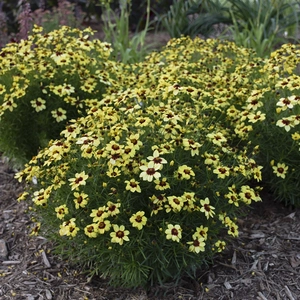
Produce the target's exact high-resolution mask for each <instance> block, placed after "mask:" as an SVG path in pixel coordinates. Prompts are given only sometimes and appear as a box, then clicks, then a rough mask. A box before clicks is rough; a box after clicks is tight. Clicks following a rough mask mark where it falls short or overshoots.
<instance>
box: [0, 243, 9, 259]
mask: <svg viewBox="0 0 300 300" xmlns="http://www.w3.org/2000/svg"><path fill="white" fill-rule="evenodd" d="M7 255H8V250H7V247H6V242H5V240H3V239H1V240H0V257H1V258H4V259H6V258H7Z"/></svg>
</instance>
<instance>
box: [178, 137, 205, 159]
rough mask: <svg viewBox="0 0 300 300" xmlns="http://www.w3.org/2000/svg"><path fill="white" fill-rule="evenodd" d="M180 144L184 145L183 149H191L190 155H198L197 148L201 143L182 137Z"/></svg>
mask: <svg viewBox="0 0 300 300" xmlns="http://www.w3.org/2000/svg"><path fill="white" fill-rule="evenodd" d="M182 145H183V147H184V150H187V151H188V150H191V155H192V156H195V155H199V148H200V147H201V145H200V144H199V143H198V142H195V141H194V140H192V139H183V140H182Z"/></svg>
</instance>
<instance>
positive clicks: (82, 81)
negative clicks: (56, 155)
mask: <svg viewBox="0 0 300 300" xmlns="http://www.w3.org/2000/svg"><path fill="white" fill-rule="evenodd" d="M42 30H43V29H42V28H41V27H38V26H35V28H34V30H33V31H34V33H33V35H31V36H29V38H28V39H27V40H21V41H20V42H19V43H11V44H8V45H7V46H6V47H4V48H3V49H2V50H1V52H0V151H2V152H5V154H6V155H7V156H9V157H11V158H13V159H15V161H16V162H17V163H21V164H23V163H24V162H25V161H28V160H29V159H30V158H31V157H32V156H34V155H36V154H37V152H38V149H39V148H41V147H44V146H46V145H47V144H48V142H49V140H50V139H53V138H57V137H59V133H60V131H61V130H63V128H64V127H65V125H66V123H67V121H68V120H69V119H72V118H76V117H77V116H80V115H84V114H85V109H86V107H88V106H89V105H90V103H91V102H93V101H97V99H98V98H101V96H102V94H103V93H104V91H105V87H106V86H108V85H111V84H113V83H114V79H113V76H112V75H111V74H112V72H111V71H110V70H111V68H112V66H113V64H114V63H113V62H112V61H110V60H109V56H110V53H111V47H110V45H109V44H107V43H102V42H100V41H99V40H96V39H94V40H92V38H91V37H92V35H93V31H92V30H90V29H85V30H83V31H80V30H78V29H71V28H69V27H66V26H64V27H61V28H60V29H59V30H55V31H52V32H50V33H47V34H43V32H42ZM112 69H113V68H112Z"/></svg>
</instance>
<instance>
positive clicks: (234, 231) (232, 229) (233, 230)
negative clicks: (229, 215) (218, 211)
mask: <svg viewBox="0 0 300 300" xmlns="http://www.w3.org/2000/svg"><path fill="white" fill-rule="evenodd" d="M227 232H228V234H229V235H232V236H233V237H237V236H238V235H239V231H238V226H237V225H236V224H235V223H234V222H231V223H230V224H228V231H227Z"/></svg>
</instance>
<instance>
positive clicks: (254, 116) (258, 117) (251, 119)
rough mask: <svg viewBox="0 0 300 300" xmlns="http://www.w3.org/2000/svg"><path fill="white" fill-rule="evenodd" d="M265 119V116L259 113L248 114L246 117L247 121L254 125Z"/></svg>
mask: <svg viewBox="0 0 300 300" xmlns="http://www.w3.org/2000/svg"><path fill="white" fill-rule="evenodd" d="M265 119H266V114H263V113H262V112H261V111H257V112H256V114H253V113H250V114H249V115H248V120H249V122H250V123H256V122H257V121H263V120H265Z"/></svg>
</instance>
